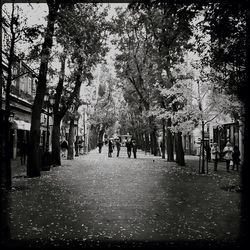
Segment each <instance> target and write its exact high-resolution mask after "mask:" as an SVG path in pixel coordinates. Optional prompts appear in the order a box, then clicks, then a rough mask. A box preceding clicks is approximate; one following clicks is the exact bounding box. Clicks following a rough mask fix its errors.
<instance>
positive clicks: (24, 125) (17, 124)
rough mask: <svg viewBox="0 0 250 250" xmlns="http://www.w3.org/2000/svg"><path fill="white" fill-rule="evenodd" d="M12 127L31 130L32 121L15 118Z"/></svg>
mask: <svg viewBox="0 0 250 250" xmlns="http://www.w3.org/2000/svg"><path fill="white" fill-rule="evenodd" d="M11 128H13V129H21V130H28V131H30V123H29V122H25V121H22V120H14V122H13V123H12V126H11Z"/></svg>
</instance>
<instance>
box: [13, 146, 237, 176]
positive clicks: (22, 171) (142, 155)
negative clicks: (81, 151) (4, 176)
mask: <svg viewBox="0 0 250 250" xmlns="http://www.w3.org/2000/svg"><path fill="white" fill-rule="evenodd" d="M87 155H90V156H91V157H97V158H105V159H106V158H108V147H107V146H105V145H104V146H103V147H102V152H101V154H100V153H99V150H98V148H96V149H94V150H91V151H90V152H89V153H88V154H85V155H79V158H82V157H86V156H87ZM166 157H167V156H166ZM77 158H78V157H75V159H77ZM115 158H117V151H116V148H115V149H114V151H113V153H112V158H110V159H115ZM118 158H119V159H123V158H128V155H127V149H126V147H121V150H120V154H119V157H118ZM65 159H66V158H65ZM65 159H64V158H62V160H65ZM130 159H134V156H133V153H131V158H130ZM138 159H151V160H154V161H165V162H167V159H162V157H161V156H154V155H152V154H150V153H146V152H144V151H142V150H140V149H138V150H137V160H138ZM185 161H186V164H187V166H188V167H190V168H193V169H196V170H197V171H198V170H199V156H196V155H185ZM171 165H175V163H174V162H172V163H171ZM11 166H12V177H14V178H19V177H22V176H26V171H27V169H26V165H21V160H20V157H17V159H15V160H12V161H11ZM213 169H214V164H213V162H209V163H208V172H209V173H211V172H214V171H213ZM206 172H207V166H206V165H205V173H206ZM218 172H219V173H226V163H225V162H219V163H218ZM231 172H236V171H231Z"/></svg>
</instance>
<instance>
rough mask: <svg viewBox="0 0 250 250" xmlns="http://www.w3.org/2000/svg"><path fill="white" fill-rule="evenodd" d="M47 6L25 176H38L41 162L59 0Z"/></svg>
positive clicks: (50, 1)
mask: <svg viewBox="0 0 250 250" xmlns="http://www.w3.org/2000/svg"><path fill="white" fill-rule="evenodd" d="M47 5H48V8H49V14H48V19H47V20H48V21H47V28H46V31H45V34H44V42H43V46H42V51H41V53H40V60H41V61H40V69H39V75H38V84H37V89H36V96H35V100H34V104H33V107H32V116H31V129H30V141H29V154H28V160H27V176H28V177H36V176H40V169H41V162H40V161H39V158H40V157H39V155H40V153H41V152H40V148H39V143H40V116H41V111H42V106H43V99H44V95H45V92H46V86H47V85H46V84H47V80H46V77H47V72H48V62H49V57H50V53H51V48H52V45H53V35H54V29H55V22H56V18H57V14H58V10H59V7H60V1H58V0H54V1H53V0H47Z"/></svg>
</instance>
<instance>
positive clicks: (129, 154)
mask: <svg viewBox="0 0 250 250" xmlns="http://www.w3.org/2000/svg"><path fill="white" fill-rule="evenodd" d="M126 148H127V154H128V158H130V157H131V150H132V142H131V140H130V139H128V140H127V141H126Z"/></svg>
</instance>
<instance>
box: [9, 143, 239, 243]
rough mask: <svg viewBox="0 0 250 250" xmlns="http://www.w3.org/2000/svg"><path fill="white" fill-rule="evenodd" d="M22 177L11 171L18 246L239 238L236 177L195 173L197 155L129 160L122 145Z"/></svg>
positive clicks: (13, 226)
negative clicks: (180, 159) (182, 160)
mask: <svg viewBox="0 0 250 250" xmlns="http://www.w3.org/2000/svg"><path fill="white" fill-rule="evenodd" d="M115 153H116V152H115ZM195 164H196V165H195ZM211 168H212V165H211ZM24 176H25V172H24V173H23V174H20V173H19V175H15V174H14V178H13V191H12V192H11V193H10V195H9V198H10V207H9V211H10V221H11V235H12V239H13V242H15V243H17V244H18V243H21V242H22V241H28V242H29V243H30V244H36V243H37V244H38V245H40V246H41V245H42V244H45V243H47V244H51V245H60V244H61V243H59V242H63V244H71V243H70V242H72V241H74V242H78V243H77V244H79V245H81V244H84V242H95V243H96V242H97V243H100V242H113V241H116V242H118V243H121V242H123V243H124V242H137V243H141V242H142V243H143V242H151V241H153V242H170V243H171V242H182V241H185V242H186V241H191V242H199V241H201V242H202V241H208V242H209V243H213V242H224V243H228V242H230V244H235V242H236V243H237V241H238V239H239V232H240V193H239V192H231V191H229V189H228V187H232V186H237V185H239V184H240V178H239V173H237V172H236V171H234V172H233V171H231V172H229V173H227V172H226V171H225V166H223V165H221V166H220V167H219V171H218V172H217V173H214V172H213V171H209V174H207V175H200V174H198V168H197V157H189V159H187V166H185V167H178V166H176V164H175V163H169V162H167V161H166V160H163V159H161V158H160V157H154V156H149V155H145V153H144V152H141V151H139V152H138V158H137V159H133V158H130V159H128V158H127V155H126V151H125V148H122V151H121V154H120V157H119V158H117V157H112V158H108V156H107V148H106V147H104V148H103V152H102V153H101V154H99V153H98V150H97V149H96V150H93V151H91V152H90V153H89V154H88V155H84V156H80V157H77V158H75V160H71V161H68V160H63V161H62V166H61V167H55V168H52V169H51V171H48V172H47V171H45V172H42V176H41V177H37V178H25V177H24Z"/></svg>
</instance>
